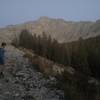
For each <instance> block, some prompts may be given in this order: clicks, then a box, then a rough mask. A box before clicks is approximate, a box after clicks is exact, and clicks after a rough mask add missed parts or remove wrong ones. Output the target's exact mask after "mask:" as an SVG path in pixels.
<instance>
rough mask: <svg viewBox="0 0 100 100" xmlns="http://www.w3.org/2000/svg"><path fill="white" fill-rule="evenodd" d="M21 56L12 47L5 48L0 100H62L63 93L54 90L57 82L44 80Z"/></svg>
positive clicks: (0, 79) (0, 82) (0, 78)
mask: <svg viewBox="0 0 100 100" xmlns="http://www.w3.org/2000/svg"><path fill="white" fill-rule="evenodd" d="M23 55H24V53H23V52H22V51H20V50H18V49H16V48H14V47H12V46H8V47H6V54H5V56H6V63H5V65H4V66H2V67H0V68H3V69H2V74H3V77H0V100H63V97H64V93H63V91H62V90H60V89H57V88H56V84H57V80H56V79H55V78H53V77H50V78H45V77H44V75H43V74H42V73H40V72H38V71H36V70H35V69H34V66H32V65H31V63H30V62H29V60H28V59H27V58H24V57H23ZM0 76H1V74H0ZM52 79H53V80H52ZM61 98H62V99H61Z"/></svg>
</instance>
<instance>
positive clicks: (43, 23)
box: [0, 17, 100, 42]
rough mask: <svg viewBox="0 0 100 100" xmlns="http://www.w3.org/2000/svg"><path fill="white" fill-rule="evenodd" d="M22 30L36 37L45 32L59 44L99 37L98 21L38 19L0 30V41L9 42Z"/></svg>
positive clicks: (99, 25)
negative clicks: (81, 38) (26, 30)
mask: <svg viewBox="0 0 100 100" xmlns="http://www.w3.org/2000/svg"><path fill="white" fill-rule="evenodd" d="M22 29H28V30H29V31H30V32H31V33H32V34H34V33H36V34H37V35H40V34H42V33H43V32H45V33H46V34H47V35H51V36H52V37H53V38H56V39H57V40H58V41H59V42H70V41H75V40H78V39H79V38H80V37H83V38H89V37H94V36H97V35H100V21H99V20H98V21H96V22H84V21H83V22H72V21H65V20H63V19H52V18H48V17H40V18H39V19H38V20H36V21H30V22H27V23H23V24H19V25H11V26H7V27H5V28H2V29H0V40H3V41H7V42H11V40H12V39H13V38H14V37H17V36H18V35H19V33H20V31H21V30H22Z"/></svg>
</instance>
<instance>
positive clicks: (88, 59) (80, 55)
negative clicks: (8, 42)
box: [13, 30, 100, 77]
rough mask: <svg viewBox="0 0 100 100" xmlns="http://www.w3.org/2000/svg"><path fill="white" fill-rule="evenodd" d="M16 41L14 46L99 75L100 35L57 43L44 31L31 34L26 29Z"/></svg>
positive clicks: (86, 72)
mask: <svg viewBox="0 0 100 100" xmlns="http://www.w3.org/2000/svg"><path fill="white" fill-rule="evenodd" d="M16 41H17V39H14V41H13V44H14V45H16V46H22V47H24V48H27V49H32V50H33V51H34V53H36V54H38V55H40V56H43V57H46V58H48V59H50V60H53V61H54V62H57V63H60V64H63V65H67V66H68V65H69V66H72V67H74V68H76V69H77V70H79V71H81V72H83V73H85V74H87V75H88V74H89V75H93V76H95V77H100V73H99V71H100V68H99V66H100V36H98V37H94V38H89V39H85V40H83V39H82V38H81V37H80V39H79V40H78V41H76V42H71V43H59V42H58V41H57V40H56V39H53V38H51V36H50V35H49V36H47V35H46V33H45V32H43V33H42V35H37V34H34V35H32V34H31V33H30V32H29V31H28V30H22V31H21V34H20V36H19V39H18V41H17V42H16ZM16 43H17V44H16Z"/></svg>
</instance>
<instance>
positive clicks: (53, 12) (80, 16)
mask: <svg viewBox="0 0 100 100" xmlns="http://www.w3.org/2000/svg"><path fill="white" fill-rule="evenodd" d="M41 16H48V17H51V18H63V19H65V20H68V21H69V20H70V21H81V20H82V21H84V20H85V21H87V20H88V21H95V20H97V19H100V0H0V27H3V26H6V25H13V24H20V23H23V22H27V21H33V20H36V19H38V18H39V17H41Z"/></svg>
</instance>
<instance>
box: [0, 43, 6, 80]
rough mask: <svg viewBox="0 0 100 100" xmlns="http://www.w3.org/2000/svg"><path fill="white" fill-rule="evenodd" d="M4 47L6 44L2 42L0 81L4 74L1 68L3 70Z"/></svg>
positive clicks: (0, 48)
mask: <svg viewBox="0 0 100 100" xmlns="http://www.w3.org/2000/svg"><path fill="white" fill-rule="evenodd" d="M5 46H6V43H5V42H3V43H2V44H1V47H0V79H1V78H4V73H3V68H4V66H3V65H4V64H5V60H4V59H5V57H4V56H5V49H4V48H5Z"/></svg>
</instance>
